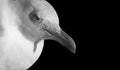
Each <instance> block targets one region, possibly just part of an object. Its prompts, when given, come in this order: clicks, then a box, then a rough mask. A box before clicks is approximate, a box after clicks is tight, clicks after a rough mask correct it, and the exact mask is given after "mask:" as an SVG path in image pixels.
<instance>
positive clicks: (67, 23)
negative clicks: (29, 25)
mask: <svg viewBox="0 0 120 70" xmlns="http://www.w3.org/2000/svg"><path fill="white" fill-rule="evenodd" d="M47 1H48V2H49V3H50V4H51V5H52V6H53V7H54V9H55V10H56V12H57V14H58V17H59V21H60V27H61V28H62V29H63V30H64V31H65V32H66V33H67V34H68V35H70V36H71V37H72V38H73V39H74V41H75V43H76V53H75V54H73V53H72V52H70V51H68V50H67V49H66V48H65V47H63V46H62V45H61V44H59V43H58V42H56V41H52V40H45V44H44V48H43V51H42V54H41V56H40V58H39V59H38V61H37V62H36V63H35V64H34V65H33V66H32V67H31V69H30V70H34V69H35V70H38V69H41V70H42V69H44V70H45V69H55V70H56V69H75V68H79V66H81V64H80V63H81V58H82V57H81V53H80V52H81V50H80V48H81V47H82V46H80V44H81V42H80V33H81V29H80V28H81V24H82V23H81V17H80V15H79V14H80V12H79V10H80V9H81V7H80V4H78V3H77V2H74V1H73V0H67V1H65V0H47Z"/></svg>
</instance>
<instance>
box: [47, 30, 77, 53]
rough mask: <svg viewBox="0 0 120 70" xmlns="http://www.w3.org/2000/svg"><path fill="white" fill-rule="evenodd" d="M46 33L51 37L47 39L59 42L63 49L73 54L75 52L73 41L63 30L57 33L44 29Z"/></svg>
mask: <svg viewBox="0 0 120 70" xmlns="http://www.w3.org/2000/svg"><path fill="white" fill-rule="evenodd" d="M46 31H47V32H48V33H50V34H51V36H50V37H49V38H48V39H52V40H55V41H57V42H59V43H60V44H62V45H63V46H64V47H65V48H67V49H68V50H69V51H71V52H73V53H75V52H76V44H75V42H74V40H73V39H72V38H71V37H70V36H69V35H68V34H67V33H65V32H64V31H63V30H61V31H60V32H58V31H53V30H50V29H46Z"/></svg>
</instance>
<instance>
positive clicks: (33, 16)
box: [29, 11, 42, 23]
mask: <svg viewBox="0 0 120 70" xmlns="http://www.w3.org/2000/svg"><path fill="white" fill-rule="evenodd" d="M29 17H30V20H31V21H32V22H37V23H41V22H42V18H40V17H38V14H37V13H36V12H35V11H32V12H31V13H30V14H29Z"/></svg>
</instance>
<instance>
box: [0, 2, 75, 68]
mask: <svg viewBox="0 0 120 70" xmlns="http://www.w3.org/2000/svg"><path fill="white" fill-rule="evenodd" d="M49 39H51V40H55V41H58V42H59V43H60V44H62V45H63V46H64V47H65V48H67V49H68V50H70V51H71V52H73V53H75V51H76V45H75V42H74V40H73V39H72V38H71V37H70V36H69V35H68V34H66V33H65V32H64V31H63V30H62V29H61V28H60V26H59V19H58V15H57V13H56V12H55V10H54V8H53V7H52V6H51V5H50V4H49V3H48V2H47V1H45V0H0V70H21V69H25V70H26V69H28V68H29V67H31V66H32V65H33V64H34V63H35V61H37V59H38V58H39V56H40V55H41V52H42V49H43V46H44V40H49Z"/></svg>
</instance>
